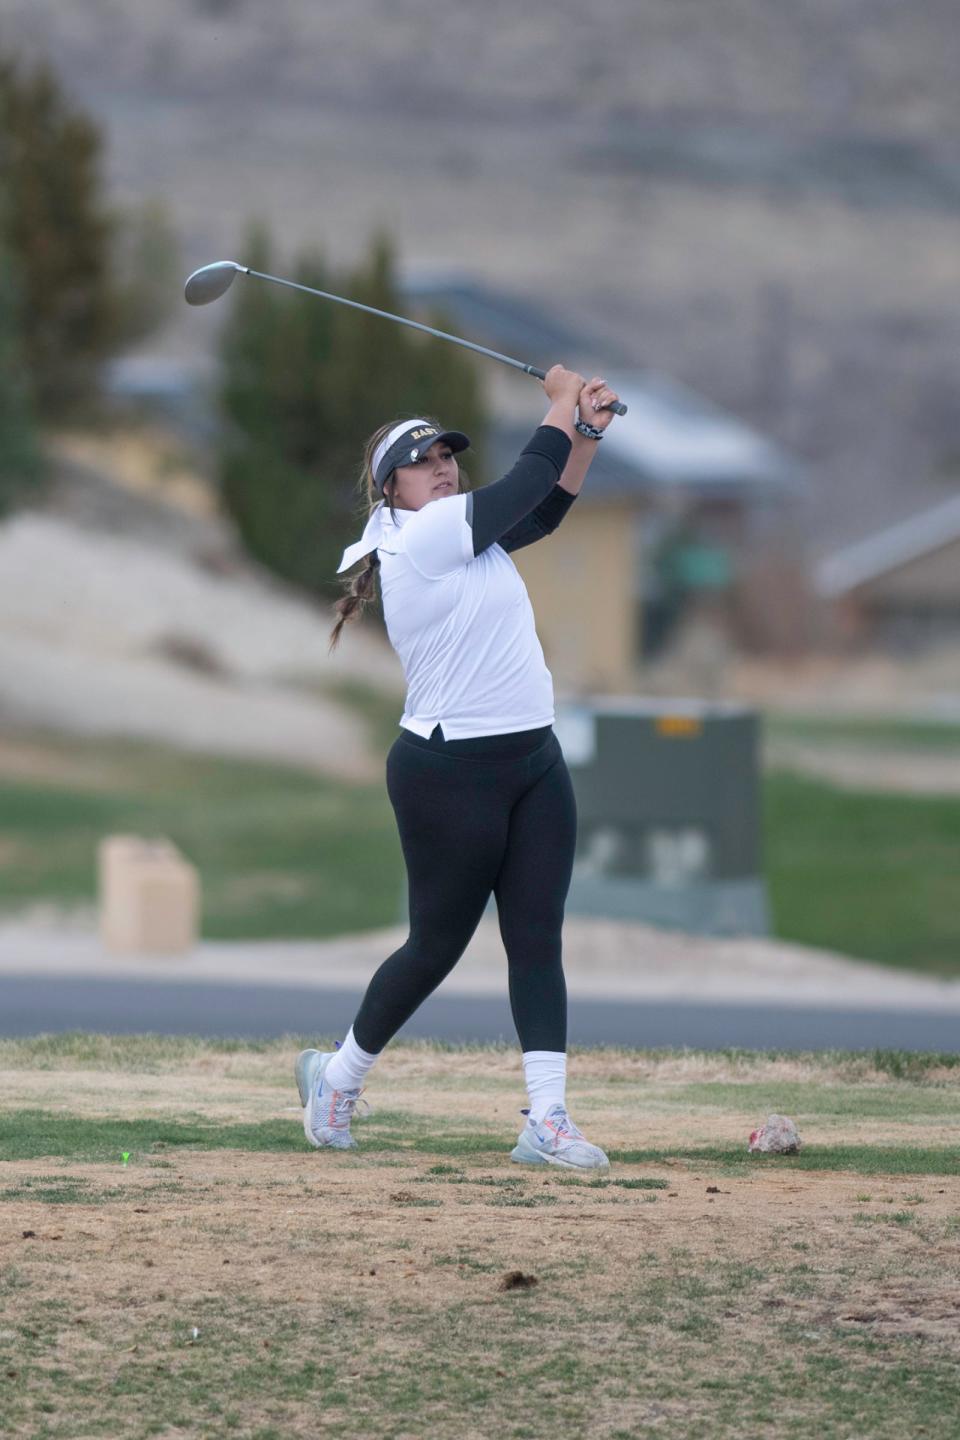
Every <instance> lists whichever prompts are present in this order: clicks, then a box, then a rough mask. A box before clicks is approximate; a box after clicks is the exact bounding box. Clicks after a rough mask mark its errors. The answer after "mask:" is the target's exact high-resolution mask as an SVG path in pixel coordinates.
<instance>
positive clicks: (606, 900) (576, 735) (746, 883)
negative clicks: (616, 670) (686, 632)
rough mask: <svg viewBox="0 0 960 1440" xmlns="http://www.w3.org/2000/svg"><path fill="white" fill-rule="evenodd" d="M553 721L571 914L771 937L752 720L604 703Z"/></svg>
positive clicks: (717, 707)
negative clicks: (568, 821) (570, 830)
mask: <svg viewBox="0 0 960 1440" xmlns="http://www.w3.org/2000/svg"><path fill="white" fill-rule="evenodd" d="M556 716H557V718H556V723H555V726H554V729H555V731H556V734H557V738H558V739H559V741H560V744H561V746H562V748H563V752H564V758H565V759H566V762H567V766H568V768H569V771H570V776H571V779H572V781H573V788H574V793H575V795H576V799H577V816H578V826H577V828H578V834H577V850H576V858H575V861H574V871H573V880H572V882H571V886H570V892H569V895H568V898H567V906H566V913H567V914H568V915H603V916H607V917H608V918H612V919H633V920H642V921H645V922H647V923H648V924H651V925H659V926H664V927H667V928H675V929H682V930H688V931H691V932H694V933H701V934H709V935H734V934H740V935H743V934H751V935H764V934H767V933H768V932H769V928H770V925H769V909H768V903H767V895H766V886H765V884H764V880H763V874H762V866H761V834H760V757H759V738H760V737H759V717H758V715H757V713H756V712H755V711H753V710H750V709H747V708H745V707H743V706H741V705H737V704H728V703H724V702H718V703H714V702H709V701H703V700H646V699H640V698H635V697H632V696H625V697H615V696H604V697H598V698H591V699H586V700H585V699H581V700H578V701H577V702H576V703H563V704H560V703H558V705H557V712H556Z"/></svg>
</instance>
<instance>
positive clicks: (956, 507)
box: [814, 495, 960, 600]
mask: <svg viewBox="0 0 960 1440" xmlns="http://www.w3.org/2000/svg"><path fill="white" fill-rule="evenodd" d="M957 540H960V495H954V496H953V497H952V498H951V499H949V500H945V501H944V502H943V504H942V505H934V506H932V507H930V508H929V509H927V510H921V511H920V513H919V514H918V515H911V516H910V518H909V519H907V520H901V521H900V522H899V523H898V524H896V525H891V526H889V527H888V528H887V529H885V530H880V531H878V532H877V533H876V534H875V535H870V536H868V537H867V539H866V540H858V541H857V542H856V544H854V545H847V546H846V547H845V548H844V549H843V550H837V551H835V552H834V554H832V555H827V556H825V557H824V558H823V559H822V560H820V561H819V563H818V564H817V565H816V567H815V569H814V583H815V585H816V588H817V590H818V591H819V593H820V594H821V595H823V596H824V597H825V598H826V599H829V600H835V599H838V598H839V597H840V596H841V595H847V594H849V593H850V591H851V590H856V589H858V588H859V586H861V585H866V584H868V583H869V581H871V580H876V579H879V577H880V576H881V575H886V574H889V572H890V571H891V570H899V569H900V568H901V567H902V566H904V565H908V564H909V563H910V561H911V560H919V559H921V558H922V557H923V556H924V555H929V554H930V553H931V552H932V551H934V550H942V549H943V548H944V546H946V545H952V544H954V543H955V542H956V541H957Z"/></svg>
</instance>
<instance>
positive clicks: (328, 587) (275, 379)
mask: <svg viewBox="0 0 960 1440" xmlns="http://www.w3.org/2000/svg"><path fill="white" fill-rule="evenodd" d="M244 255H245V258H244V262H243V263H244V264H247V265H249V266H251V268H253V269H255V270H262V271H265V272H268V273H270V272H271V271H272V270H273V266H272V264H271V249H270V240H269V236H268V234H267V232H266V230H265V228H263V227H259V226H258V227H256V228H255V229H254V230H253V231H252V232H251V234H250V236H249V238H248V242H247V245H246V247H245V251H244ZM292 278H293V279H295V280H297V281H299V282H300V283H302V284H305V285H312V286H314V287H316V288H317V289H321V290H326V291H328V292H330V293H332V294H336V295H343V296H346V297H347V298H349V299H351V300H358V301H360V303H361V304H365V305H372V306H375V307H376V308H377V309H379V310H386V311H389V312H391V313H393V314H400V313H402V302H401V299H400V296H399V294H398V292H397V287H396V282H395V280H394V258H393V251H392V247H391V245H390V243H389V240H388V239H387V237H386V236H384V235H378V236H376V237H375V238H374V240H373V242H372V245H371V248H370V253H369V255H368V257H367V259H366V261H365V262H364V263H362V264H361V265H359V266H358V267H357V268H356V269H355V270H354V271H352V272H350V273H347V274H345V275H337V274H335V273H333V272H331V271H330V270H329V269H328V267H327V266H326V265H325V264H324V262H323V260H322V259H321V257H319V256H318V255H315V254H314V255H304V256H302V257H300V259H299V260H298V261H297V262H296V263H295V265H294V267H293V272H292ZM231 293H232V294H233V295H234V296H235V300H234V304H233V307H232V310H231V314H230V317H229V320H228V322H227V324H226V325H225V326H224V330H223V332H222V340H221V358H222V389H221V407H222V410H223V414H224V417H225V420H226V428H225V436H224V440H223V443H222V448H221V456H220V476H221V482H222V490H223V495H224V498H225V500H226V503H227V505H228V507H229V508H230V510H231V511H232V513H233V515H234V517H235V518H236V520H237V523H238V526H239V528H240V531H241V533H242V535H243V537H244V539H245V542H246V544H247V546H248V548H249V549H250V551H251V553H252V554H254V555H255V556H256V557H257V558H258V559H260V560H261V561H262V562H263V563H265V564H267V565H269V566H270V567H271V568H272V569H274V570H276V571H277V572H278V573H279V574H281V575H283V576H285V577H286V578H287V579H290V580H292V581H294V582H296V583H298V584H300V585H302V586H304V587H305V588H307V589H309V590H311V591H313V592H314V593H317V594H322V595H326V596H328V597H330V598H333V597H335V596H337V595H339V594H340V593H341V587H340V582H339V580H338V579H337V577H336V567H337V564H338V563H339V560H340V555H341V553H342V551H343V547H344V546H345V545H346V544H348V543H349V542H350V541H351V540H352V539H354V538H355V535H356V531H357V525H358V521H360V520H365V518H366V513H365V508H364V506H363V504H362V501H358V491H357V481H358V478H359V473H360V465H361V459H362V453H363V446H364V442H365V441H366V439H367V437H368V435H369V434H370V433H371V432H372V431H373V430H375V429H376V428H377V426H378V425H380V424H383V423H385V422H386V421H388V420H392V419H394V418H403V417H405V416H408V415H409V416H413V415H422V414H428V415H436V416H437V417H438V418H439V419H441V420H442V422H443V423H444V424H446V425H451V426H455V427H456V428H457V429H463V430H465V431H466V432H467V434H469V435H470V436H471V439H472V440H473V441H474V442H475V450H476V451H480V452H482V442H483V431H484V429H485V424H486V417H485V413H484V407H483V404H482V399H481V395H480V387H479V383H478V380H477V375H476V369H475V366H474V363H473V361H472V359H470V358H469V357H467V356H466V355H464V354H463V353H462V352H458V351H456V350H452V349H451V347H450V345H449V344H448V343H447V342H446V341H442V340H434V339H431V338H430V337H428V336H422V335H419V334H418V333H417V332H415V331H412V330H407V329H404V328H403V327H402V326H399V325H395V324H392V323H391V322H389V321H387V320H382V319H380V318H378V317H377V316H373V315H364V314H363V313H361V312H359V311H356V310H350V309H347V308H346V307H345V306H340V305H336V304H334V303H333V302H331V301H323V300H311V299H310V298H309V297H308V296H304V295H301V294H297V293H296V292H293V291H285V290H282V289H280V288H279V287H273V286H271V285H268V284H263V283H261V282H258V281H243V280H242V279H241V280H240V281H238V283H237V284H236V286H235V288H234V291H232V292H231ZM480 463H481V454H474V453H473V452H471V456H470V466H469V471H470V475H471V479H472V480H473V481H474V482H475V481H476V480H477V479H478V473H479V465H480Z"/></svg>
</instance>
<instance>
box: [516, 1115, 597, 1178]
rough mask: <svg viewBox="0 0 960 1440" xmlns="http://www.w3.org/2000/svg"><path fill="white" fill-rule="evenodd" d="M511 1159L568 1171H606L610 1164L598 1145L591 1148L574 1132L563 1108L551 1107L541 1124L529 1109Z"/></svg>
mask: <svg viewBox="0 0 960 1440" xmlns="http://www.w3.org/2000/svg"><path fill="white" fill-rule="evenodd" d="M522 1113H523V1114H524V1115H526V1116H527V1123H526V1125H524V1127H523V1130H522V1131H521V1132H520V1136H519V1139H518V1140H517V1144H516V1146H515V1148H514V1149H513V1150H512V1151H511V1153H510V1159H511V1160H516V1161H517V1163H518V1164H519V1165H562V1166H563V1167H564V1168H565V1169H568V1170H606V1169H608V1168H609V1165H610V1161H609V1160H608V1159H607V1157H606V1155H604V1153H603V1151H602V1150H601V1149H600V1147H599V1145H591V1144H590V1142H589V1141H588V1140H587V1139H586V1137H585V1136H584V1135H583V1133H582V1132H581V1131H580V1130H578V1129H577V1127H576V1125H574V1123H573V1121H572V1120H571V1119H570V1116H569V1115H568V1114H567V1112H566V1109H565V1108H564V1106H562V1105H560V1104H557V1105H551V1107H550V1109H549V1110H548V1111H547V1113H546V1115H544V1117H543V1119H542V1120H541V1121H540V1124H539V1125H537V1124H535V1123H534V1120H533V1118H532V1116H531V1115H530V1111H529V1110H524V1111H523V1112H522Z"/></svg>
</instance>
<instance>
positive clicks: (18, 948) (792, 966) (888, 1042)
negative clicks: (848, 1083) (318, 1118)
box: [0, 916, 960, 1051]
mask: <svg viewBox="0 0 960 1440" xmlns="http://www.w3.org/2000/svg"><path fill="white" fill-rule="evenodd" d="M405 938H406V928H405V927H404V926H393V927H388V928H385V929H382V930H375V931H370V932H368V933H366V934H358V935H347V936H342V937H339V938H337V939H334V940H327V941H309V942H308V941H293V942H279V941H258V942H247V943H238V942H225V941H204V942H202V943H201V944H200V945H198V946H197V948H196V949H195V950H194V951H193V952H192V953H191V954H190V955H185V956H167V957H144V956H136V955H132V956H130V955H113V954H110V953H108V952H107V951H106V950H104V948H103V947H102V946H101V944H100V942H99V940H98V938H97V936H96V933H95V932H94V931H93V930H92V929H91V925H90V917H87V918H86V919H85V920H82V922H80V923H75V924H74V925H73V927H72V928H71V927H70V926H66V925H64V924H59V925H55V924H53V923H51V922H50V921H49V920H48V921H47V923H38V922H37V921H36V920H34V921H33V922H29V923H28V922H26V921H19V922H14V921H8V922H6V923H3V924H0V1034H3V1035H17V1034H19V1035H24V1034H34V1033H38V1032H40V1031H62V1030H67V1029H81V1030H102V1031H107V1032H116V1033H123V1032H126V1033H130V1032H137V1031H144V1030H153V1031H158V1032H167V1033H171V1034H186V1033H201V1034H208V1035H246V1036H267V1035H278V1034H283V1033H297V1034H302V1033H312V1032H314V1031H315V1032H317V1033H330V1032H332V1033H334V1034H337V1033H342V1032H344V1031H345V1030H346V1029H347V1027H348V1026H349V1024H350V1022H351V1020H352V1019H353V1016H354V1013H355V1011H356V1008H357V1004H358V1002H359V998H360V996H361V994H362V992H363V989H364V987H365V985H366V983H367V980H368V979H369V977H370V975H372V973H373V972H374V970H375V969H376V967H377V966H378V965H379V964H380V963H381V961H382V960H383V959H384V958H385V957H386V956H387V955H389V954H391V953H392V951H393V950H395V949H396V948H397V947H398V946H399V945H401V944H402V943H403V941H404V939H405ZM564 968H565V971H566V975H567V989H568V994H569V1038H570V1041H571V1043H573V1044H582V1045H596V1044H602V1043H607V1044H618V1045H624V1044H625V1045H639V1046H658V1045H671V1046H672V1045H689V1046H696V1047H705V1048H717V1047H724V1046H742V1047H744V1048H750V1049H753V1048H756V1049H798V1048H799V1049H815V1048H824V1047H827V1048H832V1047H837V1048H843V1049H863V1048H866V1049H869V1048H873V1047H874V1046H880V1047H883V1048H897V1049H920V1050H949V1051H960V982H957V981H941V980H937V979H934V978H932V977H930V976H922V975H911V974H909V973H906V972H903V971H897V970H892V969H888V968H885V967H881V966H877V965H868V964H864V963H860V962H857V961H851V960H849V959H847V958H845V957H843V956H837V955H831V954H828V953H827V952H824V951H817V950H811V949H807V948H805V947H803V946H799V945H788V944H784V943H783V942H779V941H772V940H768V939H762V938H757V937H743V938H739V939H711V938H706V937H697V936H690V935H681V934H676V933H670V932H665V931H660V930H654V929H652V928H651V927H648V926H644V925H638V924H635V923H632V922H628V921H613V920H596V919H591V918H588V917H581V916H569V917H568V918H567V920H566V922H565V925H564ZM506 995H507V984H506V958H505V955H504V952H503V946H502V943H501V941H500V937H499V931H498V929H497V925H496V921H495V920H494V919H490V918H484V920H482V921H481V923H480V926H479V928H478V930H477V932H476V934H475V936H474V938H473V940H472V941H471V943H470V947H469V949H468V951H467V953H466V955H465V956H464V957H463V959H462V960H461V961H460V964H459V965H458V966H457V967H456V969H455V970H454V971H453V973H452V974H451V975H450V976H449V977H448V978H447V980H445V981H444V983H443V985H442V986H441V987H440V989H439V990H438V991H437V993H436V994H435V995H433V996H432V997H431V998H430V999H429V1000H428V1001H427V1002H426V1004H425V1005H424V1006H422V1007H421V1009H420V1010H419V1011H418V1013H417V1014H416V1015H415V1016H414V1017H413V1019H412V1020H411V1022H410V1024H409V1025H408V1026H407V1027H406V1029H405V1031H404V1033H405V1034H407V1035H417V1036H435V1037H437V1038H440V1039H447V1040H455V1039H474V1040H488V1039H490V1040H495V1039H498V1038H501V1037H502V1038H505V1039H507V1040H509V1041H510V1042H511V1043H512V1042H513V1041H514V1040H515V1032H514V1029H513V1023H512V1019H511V1016H510V1010H509V1006H508V1003H507V998H506Z"/></svg>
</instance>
